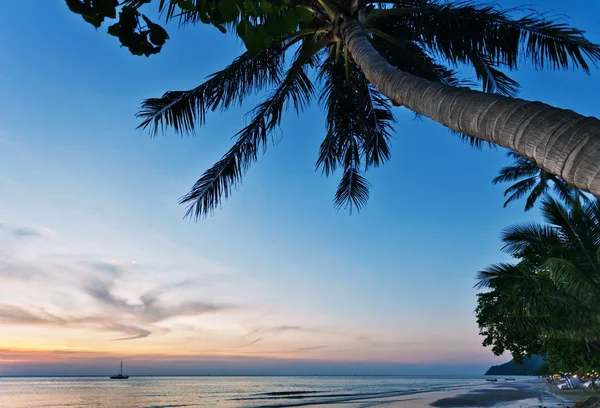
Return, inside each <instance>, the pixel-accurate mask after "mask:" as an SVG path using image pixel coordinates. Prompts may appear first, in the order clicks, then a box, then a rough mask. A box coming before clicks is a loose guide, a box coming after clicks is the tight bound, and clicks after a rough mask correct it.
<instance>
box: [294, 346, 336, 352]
mask: <svg viewBox="0 0 600 408" xmlns="http://www.w3.org/2000/svg"><path fill="white" fill-rule="evenodd" d="M327 347H329V346H313V347H300V348H297V349H296V350H294V352H295V353H301V352H303V351H311V350H319V349H324V348H327Z"/></svg>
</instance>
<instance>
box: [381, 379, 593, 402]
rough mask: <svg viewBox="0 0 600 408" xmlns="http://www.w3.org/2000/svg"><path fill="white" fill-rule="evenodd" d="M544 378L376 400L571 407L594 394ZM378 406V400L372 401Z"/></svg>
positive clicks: (500, 382)
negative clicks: (566, 389) (550, 383)
mask: <svg viewBox="0 0 600 408" xmlns="http://www.w3.org/2000/svg"><path fill="white" fill-rule="evenodd" d="M557 391H559V390H558V388H556V386H554V387H553V388H552V389H550V388H549V387H548V385H547V384H546V383H545V382H544V381H543V380H541V379H525V380H520V381H515V382H503V381H499V382H498V383H494V384H482V385H476V386H472V387H465V388H462V389H456V390H452V391H440V392H426V393H420V394H413V395H407V396H403V397H395V398H393V399H389V400H388V401H385V399H383V400H381V401H377V404H376V406H377V407H383V408H418V407H428V406H429V407H439V408H458V407H470V408H480V407H482V408H483V407H514V408H541V407H545V408H559V407H571V406H573V404H574V403H575V402H577V401H582V400H585V399H587V398H588V397H589V396H591V393H590V392H583V391H582V390H579V391H578V390H574V392H572V393H568V392H567V393H565V392H557ZM373 406H375V404H373Z"/></svg>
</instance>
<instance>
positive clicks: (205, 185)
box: [179, 39, 327, 219]
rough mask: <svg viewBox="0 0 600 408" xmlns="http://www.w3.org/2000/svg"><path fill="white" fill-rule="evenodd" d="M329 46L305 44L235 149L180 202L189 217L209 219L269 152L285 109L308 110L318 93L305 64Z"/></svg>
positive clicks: (242, 133) (234, 146)
mask: <svg viewBox="0 0 600 408" xmlns="http://www.w3.org/2000/svg"><path fill="white" fill-rule="evenodd" d="M326 44H327V42H324V41H319V42H317V43H315V42H314V40H312V39H309V40H305V41H304V42H303V43H302V45H301V46H300V47H299V49H298V51H297V53H296V56H295V58H294V61H293V63H292V64H291V66H290V68H289V70H288V71H287V74H286V76H285V79H284V80H283V81H282V82H281V84H280V85H279V86H278V87H277V89H276V90H275V91H274V92H273V93H272V94H271V95H270V97H269V98H268V99H267V100H265V101H264V102H262V103H261V104H259V105H258V106H257V107H256V108H255V109H253V111H252V112H251V115H252V119H251V121H250V123H249V124H248V125H247V126H246V127H244V129H242V130H241V131H240V132H238V134H237V135H236V138H237V141H236V143H235V144H234V145H233V147H232V148H231V149H230V150H229V151H228V152H227V153H226V154H225V155H224V156H223V158H222V159H221V160H219V161H218V162H217V163H216V164H215V165H214V166H213V167H211V168H210V169H209V170H207V171H206V172H205V173H204V174H203V175H202V177H201V178H200V179H199V180H198V181H197V182H196V184H194V186H193V188H192V190H191V191H190V192H189V193H188V194H186V195H185V196H183V197H182V198H181V199H180V200H179V203H180V204H188V209H187V213H186V216H189V217H192V218H195V219H198V218H200V217H202V216H206V215H208V214H209V213H211V212H212V211H213V210H214V209H215V208H216V207H217V205H218V204H219V203H220V202H221V201H222V200H223V199H227V198H228V197H229V196H230V194H231V192H232V189H234V188H236V187H237V186H238V185H239V183H240V182H241V179H242V176H243V175H244V173H245V172H246V171H247V170H248V168H249V166H250V164H251V163H253V162H254V161H256V159H257V156H258V152H259V150H260V149H261V148H262V149H266V143H267V139H268V136H269V134H270V133H271V131H272V130H273V129H274V128H275V127H277V126H278V125H279V123H280V122H281V116H282V114H283V111H284V109H285V107H286V106H287V105H288V104H290V103H291V104H292V105H293V108H294V110H295V111H296V112H298V113H299V112H300V111H302V110H303V109H304V107H305V106H306V104H307V103H308V102H309V100H310V98H311V97H312V95H313V92H314V89H313V85H312V83H311V81H310V79H309V78H308V75H307V74H306V72H305V65H307V64H309V63H310V62H311V61H312V59H313V58H314V57H315V54H316V53H317V52H318V51H320V50H321V49H322V48H323V47H324V46H325V45H326Z"/></svg>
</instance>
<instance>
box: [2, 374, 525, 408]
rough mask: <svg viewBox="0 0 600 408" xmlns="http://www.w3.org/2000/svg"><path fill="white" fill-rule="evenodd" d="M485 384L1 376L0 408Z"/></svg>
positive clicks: (360, 394)
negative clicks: (117, 379) (118, 379)
mask: <svg viewBox="0 0 600 408" xmlns="http://www.w3.org/2000/svg"><path fill="white" fill-rule="evenodd" d="M484 384H485V381H483V378H482V377H479V378H460V377H360V376H352V377H326V376H315V377H130V378H129V379H128V380H121V381H116V380H110V379H108V378H106V377H87V378H86V377H83V378H58V377H57V378H48V377H44V378H0V407H2V408H5V407H6V408H37V407H44V408H48V407H63V408H71V407H73V408H75V407H77V408H79V407H95V408H134V407H135V408H140V407H143V408H159V407H160V408H175V407H202V408H204V407H223V408H244V407H247V408H257V407H263V408H266V407H272V408H274V407H295V406H313V407H315V406H324V405H325V404H327V406H335V407H360V408H364V407H373V406H384V405H386V404H387V403H389V402H390V401H393V400H394V399H396V398H398V399H406V398H407V397H406V396H407V395H412V394H417V393H423V392H434V391H460V390H463V391H464V392H467V391H468V390H469V389H470V388H472V387H473V386H482V385H484ZM463 391H460V392H463ZM420 395H421V396H422V394H420ZM425 395H426V394H425ZM415 397H417V396H415ZM329 404H333V405H329ZM424 405H427V404H424ZM528 406H529V405H528Z"/></svg>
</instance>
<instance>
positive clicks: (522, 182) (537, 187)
mask: <svg viewBox="0 0 600 408" xmlns="http://www.w3.org/2000/svg"><path fill="white" fill-rule="evenodd" d="M507 156H508V157H510V158H512V159H514V161H515V162H514V164H512V165H510V166H506V167H503V168H502V169H501V170H500V174H499V175H498V176H497V177H495V178H494V180H492V182H493V183H494V184H498V183H503V182H513V181H516V183H515V184H513V185H512V186H510V187H509V188H507V189H506V190H505V191H504V196H509V197H508V199H507V200H506V202H505V203H504V207H506V206H507V205H508V204H509V203H511V202H513V201H515V200H518V199H520V198H522V197H525V196H526V195H527V194H529V196H528V197H527V201H526V202H525V211H529V210H531V209H532V208H533V206H534V205H535V202H536V201H537V200H538V199H539V198H540V197H542V196H543V195H545V194H546V193H547V192H548V190H550V187H552V189H553V190H554V193H555V194H556V195H557V196H558V197H560V198H561V199H562V200H564V201H566V202H571V201H576V200H584V201H586V202H587V201H588V199H587V197H586V196H585V195H584V194H581V193H580V192H579V191H578V190H577V189H574V188H572V187H570V186H569V185H568V184H567V183H566V182H565V181H564V180H563V179H561V178H560V177H558V176H555V175H554V174H552V173H549V172H547V171H546V170H544V169H542V168H540V167H538V166H537V165H536V164H535V162H534V161H533V160H531V159H527V158H525V157H523V156H520V155H519V154H517V153H515V152H508V153H507Z"/></svg>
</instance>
